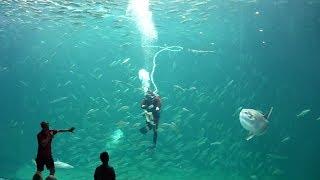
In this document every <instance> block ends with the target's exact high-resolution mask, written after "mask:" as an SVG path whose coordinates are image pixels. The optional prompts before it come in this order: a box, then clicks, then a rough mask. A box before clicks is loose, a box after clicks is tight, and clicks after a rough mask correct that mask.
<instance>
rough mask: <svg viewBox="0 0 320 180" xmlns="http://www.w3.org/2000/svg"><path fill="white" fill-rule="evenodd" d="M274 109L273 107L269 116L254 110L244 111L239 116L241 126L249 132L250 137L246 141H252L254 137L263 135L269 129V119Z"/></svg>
mask: <svg viewBox="0 0 320 180" xmlns="http://www.w3.org/2000/svg"><path fill="white" fill-rule="evenodd" d="M272 110H273V107H271V109H270V111H269V113H268V115H267V116H265V115H263V114H262V113H261V112H259V111H257V110H254V109H242V110H241V111H240V114H239V120H240V124H241V126H242V127H243V128H244V129H246V130H247V131H249V135H248V137H247V138H246V140H250V139H251V138H253V137H254V136H259V135H262V134H264V133H265V132H266V130H267V128H268V123H269V121H268V119H269V117H270V115H271V113H272Z"/></svg>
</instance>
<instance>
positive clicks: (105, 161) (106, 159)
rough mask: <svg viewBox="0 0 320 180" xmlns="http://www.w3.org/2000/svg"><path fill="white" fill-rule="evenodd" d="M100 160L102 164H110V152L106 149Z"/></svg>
mask: <svg viewBox="0 0 320 180" xmlns="http://www.w3.org/2000/svg"><path fill="white" fill-rule="evenodd" d="M100 160H101V162H102V164H108V162H109V154H108V152H106V151H104V152H102V153H101V154H100Z"/></svg>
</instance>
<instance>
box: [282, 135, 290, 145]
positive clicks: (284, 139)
mask: <svg viewBox="0 0 320 180" xmlns="http://www.w3.org/2000/svg"><path fill="white" fill-rule="evenodd" d="M289 140H290V137H289V136H288V137H285V138H283V139H282V140H281V142H282V143H284V142H286V141H289Z"/></svg>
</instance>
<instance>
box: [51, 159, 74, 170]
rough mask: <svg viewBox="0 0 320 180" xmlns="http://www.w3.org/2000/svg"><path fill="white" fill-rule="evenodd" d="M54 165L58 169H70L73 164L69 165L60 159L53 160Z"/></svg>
mask: <svg viewBox="0 0 320 180" xmlns="http://www.w3.org/2000/svg"><path fill="white" fill-rule="evenodd" d="M54 166H55V167H56V168H59V169H72V168H74V167H73V166H71V165H70V164H67V163H64V162H61V161H59V160H58V161H56V162H54Z"/></svg>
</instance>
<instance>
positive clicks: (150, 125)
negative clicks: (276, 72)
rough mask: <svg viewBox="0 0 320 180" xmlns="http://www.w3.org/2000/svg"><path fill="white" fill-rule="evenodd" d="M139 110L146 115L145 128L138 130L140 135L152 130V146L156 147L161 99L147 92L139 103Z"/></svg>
mask: <svg viewBox="0 0 320 180" xmlns="http://www.w3.org/2000/svg"><path fill="white" fill-rule="evenodd" d="M141 108H142V109H144V111H145V115H146V126H145V127H143V128H141V129H140V132H141V133H142V134H146V133H147V132H148V130H151V129H153V145H154V147H156V145H157V139H158V125H159V119H160V110H161V99H160V97H159V96H158V95H157V94H155V93H154V92H152V91H150V90H148V91H147V93H146V95H145V97H144V98H143V100H142V102H141Z"/></svg>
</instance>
